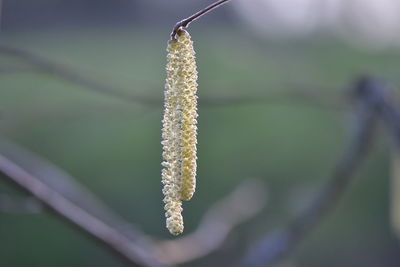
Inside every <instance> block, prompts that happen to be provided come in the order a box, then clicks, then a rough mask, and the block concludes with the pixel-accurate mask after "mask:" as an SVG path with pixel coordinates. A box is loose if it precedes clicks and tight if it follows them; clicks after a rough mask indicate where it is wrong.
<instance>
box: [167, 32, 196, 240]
mask: <svg viewBox="0 0 400 267" xmlns="http://www.w3.org/2000/svg"><path fill="white" fill-rule="evenodd" d="M167 51H168V56H167V67H166V70H167V79H166V83H165V92H164V98H165V104H164V118H163V130H162V139H163V141H162V145H163V160H164V161H163V163H162V166H163V167H164V169H163V170H162V183H163V184H164V189H163V193H164V196H165V197H164V203H165V207H164V209H165V211H166V213H165V216H166V218H167V228H168V230H169V231H170V232H171V233H172V234H174V235H177V234H180V233H182V231H183V218H182V215H181V213H182V200H190V199H191V198H192V196H193V193H194V191H195V187H196V168H197V165H196V160H197V156H196V145H197V126H196V124H197V95H196V92H197V70H196V61H195V52H194V49H193V42H192V41H191V39H190V35H189V33H188V32H187V31H185V30H180V31H179V32H178V34H177V39H176V40H171V41H170V42H169V44H168V48H167Z"/></svg>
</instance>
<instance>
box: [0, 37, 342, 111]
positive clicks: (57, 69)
mask: <svg viewBox="0 0 400 267" xmlns="http://www.w3.org/2000/svg"><path fill="white" fill-rule="evenodd" d="M0 53H3V54H6V55H10V56H13V57H16V58H18V59H20V60H24V61H26V62H27V63H29V64H30V65H32V66H33V67H34V68H36V70H37V71H40V72H43V73H47V74H51V75H54V76H56V77H58V78H61V79H63V80H65V81H68V82H70V83H73V84H75V85H78V86H80V87H81V88H83V89H87V90H91V91H93V92H96V93H100V94H103V95H105V96H111V97H113V98H116V99H118V100H121V101H123V102H126V103H132V102H133V103H136V104H140V105H147V106H157V107H158V106H161V105H162V99H161V96H160V97H156V96H151V95H134V94H132V93H127V92H126V91H124V90H122V89H119V88H116V87H112V86H107V85H105V84H104V83H103V82H100V81H97V80H95V79H91V78H89V77H87V76H85V75H83V74H82V72H80V71H75V70H73V69H72V68H69V67H67V66H65V65H64V64H60V63H58V62H55V61H52V60H49V59H46V58H44V57H42V56H39V55H37V54H34V53H32V52H29V51H26V50H23V49H19V48H13V47H9V46H5V45H1V44H0ZM0 70H1V69H0ZM4 71H5V72H9V71H19V72H21V71H24V72H27V71H29V69H11V68H10V69H9V70H7V69H5V70H4ZM31 71H32V70H31ZM287 87H288V90H287V91H286V92H279V93H275V94H271V93H269V94H266V95H251V96H248V95H237V96H231V95H229V96H226V95H225V96H224V95H220V96H210V97H207V96H204V97H201V98H200V99H199V105H200V106H204V107H221V106H229V105H246V104H258V103H260V104H265V103H268V104H285V103H290V104H293V103H295V104H296V103H297V104H303V105H309V104H311V105H312V106H313V107H320V108H325V109H330V110H343V105H340V103H339V104H337V103H334V102H332V101H327V100H326V99H323V98H322V97H321V95H320V90H315V89H310V88H309V87H308V86H307V87H306V88H305V87H304V86H301V85H293V84H290V85H288V86H287Z"/></svg>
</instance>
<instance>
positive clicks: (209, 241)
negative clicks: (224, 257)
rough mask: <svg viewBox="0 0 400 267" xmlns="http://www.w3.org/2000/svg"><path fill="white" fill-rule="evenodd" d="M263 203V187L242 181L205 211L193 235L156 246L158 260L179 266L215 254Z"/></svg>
mask: <svg viewBox="0 0 400 267" xmlns="http://www.w3.org/2000/svg"><path fill="white" fill-rule="evenodd" d="M265 203H266V192H265V190H264V185H263V184H262V183H261V182H260V181H257V180H245V181H244V182H242V183H241V184H240V185H239V186H238V187H237V188H236V189H235V190H234V191H233V192H232V193H230V194H229V195H228V196H226V197H224V198H223V199H222V200H220V201H218V202H217V203H215V204H214V205H213V206H212V207H211V208H210V209H209V210H208V211H207V213H206V214H205V215H204V217H203V219H202V220H201V222H200V223H199V226H198V228H197V229H196V231H194V232H192V233H190V234H187V235H186V236H184V237H181V238H178V239H175V240H168V241H161V242H159V243H158V244H157V249H158V251H159V252H158V254H159V258H161V259H163V261H165V262H168V263H170V264H178V263H185V262H189V261H193V260H195V259H198V258H201V257H204V256H206V255H208V254H210V253H211V252H213V251H216V250H218V248H220V247H221V246H222V244H223V242H224V241H225V239H226V238H227V236H228V235H229V233H230V232H231V231H232V230H233V228H234V227H236V225H238V224H240V223H242V222H244V221H246V220H248V219H250V218H252V217H253V216H255V215H256V214H258V213H259V212H260V211H261V210H262V208H263V207H264V206H265Z"/></svg>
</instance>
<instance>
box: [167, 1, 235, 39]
mask: <svg viewBox="0 0 400 267" xmlns="http://www.w3.org/2000/svg"><path fill="white" fill-rule="evenodd" d="M228 1H230V0H220V1H217V2H215V3H214V4H211V5H209V6H207V7H206V8H204V9H202V10H200V11H199V12H196V13H195V14H193V15H191V16H190V17H188V18H186V19H183V20H181V21H179V22H177V23H176V24H175V26H174V29H173V30H172V33H171V40H175V39H176V38H175V37H176V34H177V33H178V31H179V30H180V29H182V28H187V27H188V26H189V24H190V23H192V22H193V21H195V20H197V19H198V18H200V17H201V16H203V15H205V14H207V13H208V12H210V11H212V10H214V9H216V8H217V7H219V6H221V5H223V4H225V3H226V2H228Z"/></svg>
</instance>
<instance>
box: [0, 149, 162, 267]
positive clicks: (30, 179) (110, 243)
mask: <svg viewBox="0 0 400 267" xmlns="http://www.w3.org/2000/svg"><path fill="white" fill-rule="evenodd" d="M0 172H1V173H3V174H4V175H5V176H6V177H8V178H9V179H10V180H11V181H12V182H14V183H15V184H16V185H18V186H19V187H21V188H22V189H24V190H26V191H28V192H29V193H31V194H32V195H33V196H35V197H36V198H37V199H39V200H40V201H42V202H43V204H45V205H46V206H47V207H49V208H50V209H51V210H53V211H54V212H55V213H56V214H58V215H60V216H62V217H64V218H65V219H67V221H68V222H71V223H73V224H74V225H76V226H78V227H79V228H80V229H81V230H83V231H84V232H85V233H88V234H90V236H92V237H95V238H96V239H97V240H99V241H101V242H102V243H103V244H104V245H106V246H107V247H108V248H109V249H111V251H114V252H116V253H117V254H118V255H120V256H121V257H123V258H124V259H126V260H127V261H128V262H129V263H130V264H131V265H135V266H163V265H164V264H162V263H161V262H159V261H158V260H157V259H156V258H155V257H154V256H153V254H152V253H151V252H149V251H146V250H145V249H144V248H142V247H141V246H139V245H137V244H135V243H133V242H132V241H131V240H129V239H128V238H127V237H125V236H124V235H122V234H121V233H119V232H118V231H117V230H115V229H114V228H112V227H111V226H109V225H107V224H105V223H104V222H103V221H101V220H99V219H98V218H96V217H94V216H92V215H91V214H89V213H88V212H86V211H85V210H84V209H82V208H80V207H78V206H77V205H75V204H74V203H72V202H71V201H69V200H68V199H66V198H65V197H64V196H62V195H61V194H59V193H58V192H56V191H55V190H53V189H52V188H50V187H48V186H47V185H46V184H44V183H43V182H41V181H40V180H39V179H37V178H36V177H34V176H33V175H31V174H30V173H28V172H26V171H25V170H24V169H22V168H21V167H19V166H18V165H16V164H15V163H14V162H12V161H10V160H9V159H8V158H6V157H4V156H3V155H0Z"/></svg>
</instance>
